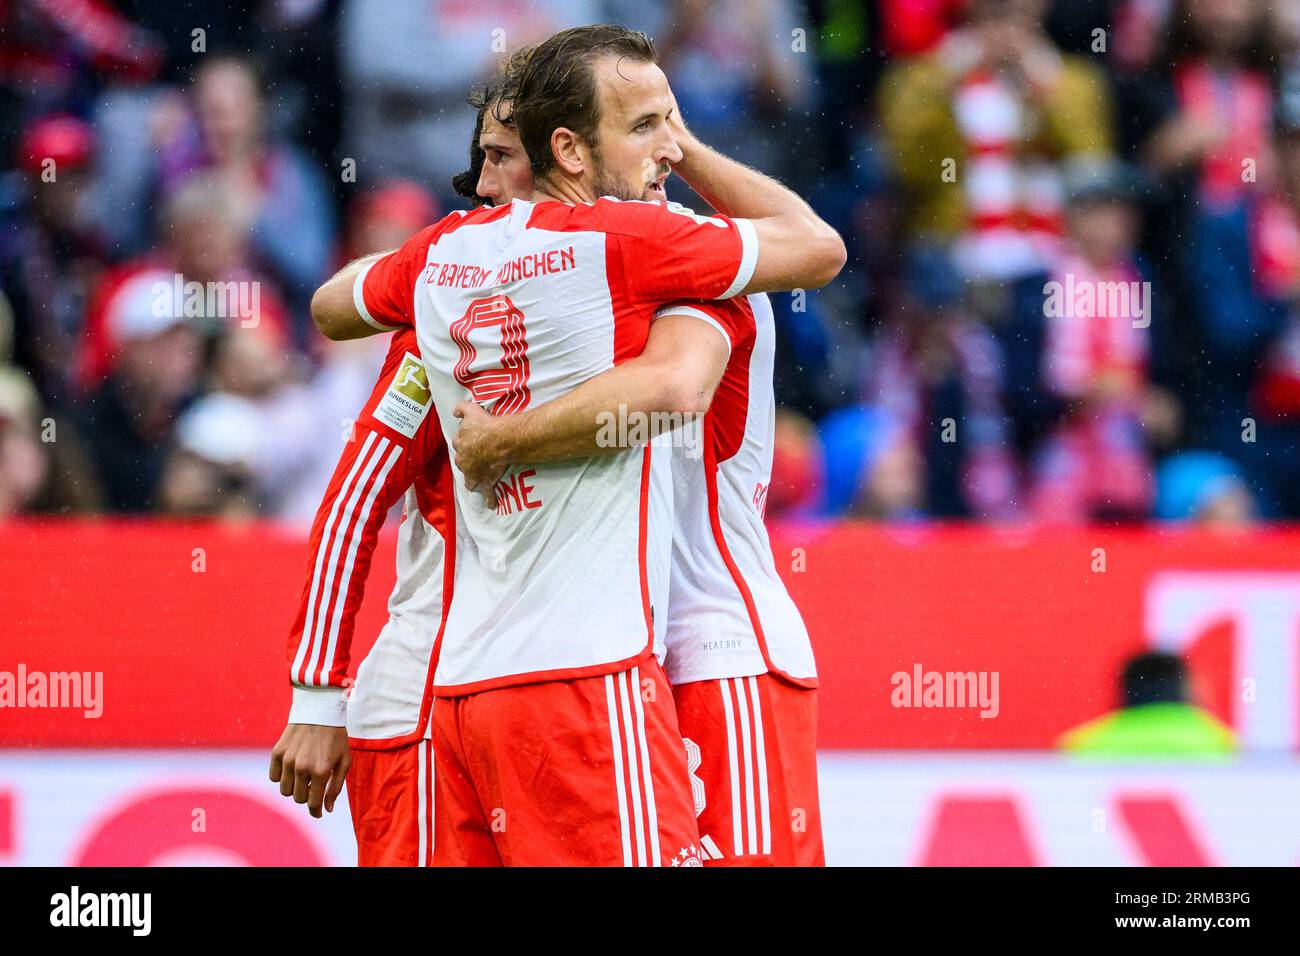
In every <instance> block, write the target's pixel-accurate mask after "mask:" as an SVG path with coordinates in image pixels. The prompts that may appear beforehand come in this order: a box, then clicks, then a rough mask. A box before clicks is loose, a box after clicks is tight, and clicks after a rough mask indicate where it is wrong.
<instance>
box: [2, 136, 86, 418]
mask: <svg viewBox="0 0 1300 956" xmlns="http://www.w3.org/2000/svg"><path fill="white" fill-rule="evenodd" d="M94 157H95V135H94V131H93V130H92V129H91V127H90V126H89V125H88V124H87V123H85V122H83V121H81V120H79V119H77V118H76V117H75V116H69V115H65V114H57V115H54V116H49V117H46V118H44V119H40V120H37V121H35V122H33V123H31V124H30V125H29V126H28V128H27V129H26V130H25V131H24V133H23V137H22V141H21V143H20V145H19V148H18V155H17V157H16V158H17V166H18V169H19V170H20V171H21V180H20V181H21V184H22V193H23V195H22V200H21V202H22V206H21V207H20V210H19V211H18V212H17V214H16V215H15V216H14V217H13V218H12V219H11V220H10V221H9V222H8V223H6V226H7V228H5V229H4V230H3V232H0V289H3V290H4V293H5V295H6V297H7V298H8V299H9V301H10V303H11V305H12V306H13V309H14V314H15V318H16V321H17V329H16V342H15V345H16V360H17V361H18V362H19V364H21V365H22V366H23V367H25V368H27V369H28V370H29V371H30V372H31V374H32V376H33V378H34V379H35V382H36V385H37V387H38V388H39V389H40V392H41V394H42V395H43V396H44V397H45V399H46V400H48V401H58V400H61V399H63V398H65V397H66V395H67V393H68V392H69V390H70V388H71V387H72V386H73V384H74V383H73V378H74V376H75V368H74V367H73V365H72V364H71V363H70V362H69V360H68V359H69V356H70V355H72V354H73V353H74V351H75V350H76V348H77V345H78V343H79V342H80V340H81V336H82V334H83V331H84V330H83V325H84V322H85V313H86V303H87V300H88V299H89V296H90V291H91V289H93V288H94V286H95V284H96V283H97V282H98V280H99V277H100V275H101V274H102V271H103V267H104V263H105V261H106V258H107V249H106V246H105V243H104V241H103V236H102V235H101V233H100V230H99V226H98V223H97V220H96V216H95V214H94V210H93V209H92V207H91V199H92V198H93V189H92V188H91V187H92V178H91V177H92V175H93V165H94Z"/></svg>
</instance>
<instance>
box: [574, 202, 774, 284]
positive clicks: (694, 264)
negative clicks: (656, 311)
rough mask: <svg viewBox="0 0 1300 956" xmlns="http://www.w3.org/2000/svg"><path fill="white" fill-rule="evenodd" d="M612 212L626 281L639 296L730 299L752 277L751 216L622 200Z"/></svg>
mask: <svg viewBox="0 0 1300 956" xmlns="http://www.w3.org/2000/svg"><path fill="white" fill-rule="evenodd" d="M600 203H613V201H612V200H608V199H602V200H600ZM597 206H599V203H597ZM607 217H608V218H609V219H610V220H611V227H610V228H608V229H607V230H606V231H607V232H608V233H609V236H610V242H611V243H613V245H614V248H615V251H616V256H617V260H618V265H619V271H620V273H621V281H622V282H623V283H624V285H625V287H626V289H627V291H628V293H629V294H630V295H631V297H632V298H634V299H639V300H641V301H651V302H663V301H664V300H665V299H677V298H690V299H729V298H731V297H732V296H735V295H738V294H739V293H740V292H741V291H742V290H743V289H744V288H745V286H746V285H748V284H749V280H750V279H751V278H753V275H754V266H755V265H756V264H757V263H758V236H757V234H756V233H755V232H754V225H753V223H751V222H750V221H749V220H748V219H732V218H730V217H728V216H701V215H698V214H696V213H693V212H691V211H690V210H687V209H684V208H682V207H681V206H676V205H666V204H663V203H640V202H627V203H617V204H616V205H615V206H614V207H612V208H611V209H610V211H609V212H608V213H607Z"/></svg>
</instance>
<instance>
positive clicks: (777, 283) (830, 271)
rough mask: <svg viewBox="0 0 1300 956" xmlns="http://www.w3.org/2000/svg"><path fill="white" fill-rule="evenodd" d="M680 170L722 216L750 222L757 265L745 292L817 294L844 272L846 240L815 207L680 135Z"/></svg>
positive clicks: (719, 154) (772, 181) (768, 177)
mask: <svg viewBox="0 0 1300 956" xmlns="http://www.w3.org/2000/svg"><path fill="white" fill-rule="evenodd" d="M678 137H679V138H678V143H679V145H680V146H681V148H682V161H681V162H680V163H678V164H677V167H676V168H677V170H678V171H679V172H680V173H681V174H682V178H683V179H685V180H686V181H687V182H688V183H690V185H691V186H692V187H693V188H694V189H695V191H696V192H698V193H699V194H700V195H701V196H703V197H704V198H705V199H706V200H707V201H708V202H709V204H710V205H712V206H713V207H714V208H715V209H717V210H718V211H719V212H721V213H723V214H725V215H728V216H732V217H734V218H738V219H747V220H749V222H750V223H751V224H752V226H753V227H754V234H755V236H756V238H757V240H758V260H757V263H756V265H755V268H754V272H753V275H752V276H751V277H750V281H749V283H748V284H747V285H746V286H745V288H744V289H743V290H742V291H744V292H746V293H750V292H779V291H788V290H790V289H817V288H820V287H821V286H824V285H825V284H826V283H828V282H830V281H831V280H832V279H833V278H835V276H836V275H838V274H839V271H840V269H841V268H843V266H844V262H845V259H846V257H847V254H846V252H845V248H844V240H842V239H841V238H840V236H839V234H838V233H837V232H836V231H835V230H834V229H832V228H831V227H830V226H829V225H828V224H827V223H825V222H824V221H823V220H822V219H821V217H820V216H818V215H817V213H815V212H813V210H812V207H811V206H809V205H808V204H807V203H806V202H804V201H803V200H802V199H800V198H799V196H798V195H796V194H795V193H794V192H793V191H791V190H790V189H787V188H786V187H785V186H783V185H781V184H780V183H779V182H777V181H776V180H775V179H773V178H772V177H770V176H765V175H763V174H762V173H760V172H758V171H757V170H754V169H750V168H749V167H748V166H745V165H744V164H743V163H738V162H736V161H735V160H733V159H728V158H727V157H726V156H723V155H722V154H721V153H719V152H717V151H715V150H712V149H709V148H708V147H707V146H705V145H703V144H702V143H700V142H699V140H696V139H695V138H694V137H693V136H691V135H690V133H685V134H681V133H679V134H678Z"/></svg>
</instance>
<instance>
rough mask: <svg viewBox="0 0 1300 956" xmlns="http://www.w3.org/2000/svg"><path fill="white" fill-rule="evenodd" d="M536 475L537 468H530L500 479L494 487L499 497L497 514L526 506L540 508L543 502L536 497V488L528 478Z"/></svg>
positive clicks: (513, 511) (510, 512)
mask: <svg viewBox="0 0 1300 956" xmlns="http://www.w3.org/2000/svg"><path fill="white" fill-rule="evenodd" d="M536 476H537V469H535V468H529V469H528V470H527V471H521V472H519V474H517V475H511V476H510V477H509V478H502V479H501V480H500V481H498V482H497V483H496V485H495V487H494V488H493V491H494V493H495V494H496V499H497V514H499V515H508V514H514V513H515V512H518V511H523V510H524V509H525V508H540V507H541V506H542V503H541V501H539V500H538V499H537V498H535V497H534V495H536V493H537V492H536V489H535V488H534V487H533V485H532V484H531V483H530V482H529V480H528V479H529V478H535V477H536Z"/></svg>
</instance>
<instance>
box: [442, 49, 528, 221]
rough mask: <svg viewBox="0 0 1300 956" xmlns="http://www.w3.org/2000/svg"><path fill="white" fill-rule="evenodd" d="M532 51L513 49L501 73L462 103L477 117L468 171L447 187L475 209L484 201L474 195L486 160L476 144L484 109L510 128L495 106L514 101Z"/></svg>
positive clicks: (484, 113) (480, 132)
mask: <svg viewBox="0 0 1300 956" xmlns="http://www.w3.org/2000/svg"><path fill="white" fill-rule="evenodd" d="M532 52H533V48H532V47H521V48H520V49H518V50H516V51H515V52H514V53H513V54H512V55H511V57H510V59H509V60H507V61H506V62H505V63H504V64H503V65H502V67H501V72H500V73H499V74H498V75H497V76H496V77H494V78H493V79H492V80H491V81H490V82H489V83H487V84H485V85H484V86H481V87H476V88H474V89H472V90H470V92H469V95H468V96H467V97H465V102H467V103H468V104H469V105H470V106H472V107H473V108H474V109H475V110H476V111H477V113H478V115H477V117H476V118H475V120H474V135H473V137H471V138H470V141H469V169H467V170H465V171H464V172H463V173H457V174H456V175H455V176H453V177H451V188H452V189H453V190H455V192H456V195H458V196H463V197H464V198H466V199H468V200H469V201H470V202H472V203H473V204H474V205H475V206H481V205H483V203H484V202H486V200H485V199H484V198H483V197H482V196H480V195H479V194H478V180H479V176H481V175H482V173H483V162H484V160H485V159H486V154H485V153H484V152H483V147H482V146H480V145H479V137H480V136H481V135H482V133H483V117H484V116H486V115H487V111H488V110H492V112H493V116H494V118H496V119H497V121H498V122H500V123H501V124H502V125H504V126H507V127H509V128H511V129H513V128H514V125H515V124H514V120H513V118H511V117H510V116H509V115H504V118H502V117H501V116H497V113H498V110H497V109H496V107H497V106H498V104H500V103H507V102H510V101H512V100H514V98H515V95H516V93H517V92H518V90H519V75H520V73H522V72H523V69H524V66H525V65H526V64H527V63H528V57H529V55H530V54H531V53H532Z"/></svg>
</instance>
